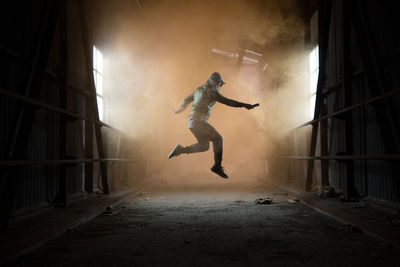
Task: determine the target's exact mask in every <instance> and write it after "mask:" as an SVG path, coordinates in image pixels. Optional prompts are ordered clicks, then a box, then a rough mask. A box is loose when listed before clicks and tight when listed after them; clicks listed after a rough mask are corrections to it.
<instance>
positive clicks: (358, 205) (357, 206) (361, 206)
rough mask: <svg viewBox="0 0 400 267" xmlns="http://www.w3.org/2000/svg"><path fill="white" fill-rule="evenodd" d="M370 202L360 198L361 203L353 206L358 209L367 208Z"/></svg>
mask: <svg viewBox="0 0 400 267" xmlns="http://www.w3.org/2000/svg"><path fill="white" fill-rule="evenodd" d="M368 206H369V205H368V202H367V201H366V200H364V199H362V200H360V202H359V203H357V204H354V205H353V206H351V207H352V208H356V209H361V208H366V207H368Z"/></svg>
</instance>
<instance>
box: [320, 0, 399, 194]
mask: <svg viewBox="0 0 400 267" xmlns="http://www.w3.org/2000/svg"><path fill="white" fill-rule="evenodd" d="M346 2H347V1H343V0H334V1H333V5H332V18H331V25H330V32H329V44H328V54H327V61H326V75H327V80H326V88H332V87H335V86H336V87H337V90H332V91H331V93H328V94H325V100H324V101H325V104H326V106H327V109H328V114H329V113H332V112H334V111H337V110H340V109H343V108H345V107H348V106H351V105H354V104H357V103H360V102H362V101H365V100H368V99H370V98H372V97H375V96H377V95H380V94H383V93H385V92H389V91H392V90H396V89H398V88H399V70H400V69H399V67H400V66H399V57H398V52H399V51H398V47H399V43H398V42H397V41H396V38H395V36H396V31H397V29H396V27H395V26H394V25H395V24H393V21H394V18H395V17H393V15H394V14H393V13H392V12H390V10H391V8H392V7H391V3H390V1H350V2H354V3H352V4H349V3H346ZM344 3H346V5H344ZM359 5H360V6H359ZM344 10H345V11H344ZM355 10H356V11H355ZM346 12H347V15H346ZM357 12H360V14H359V15H357ZM346 16H348V22H346ZM363 20H365V23H366V28H365V30H366V32H365V33H366V34H368V35H370V36H369V39H370V40H371V43H370V44H368V42H367V39H365V38H363V37H362V36H363V34H364V30H362V29H361V28H360V27H362V24H360V23H361V22H362V21H363ZM355 22H356V23H355ZM344 29H345V30H344ZM346 31H348V33H347V34H346ZM344 46H347V48H344ZM369 47H371V49H369ZM344 49H348V50H347V51H348V52H347V53H348V54H347V55H348V56H346V54H345V53H344ZM373 57H376V59H377V65H376V66H377V68H376V69H377V70H378V73H376V72H374V66H373V64H372V61H371V60H372V59H373ZM345 60H348V61H347V62H348V63H346V64H347V66H345V65H344V64H345V63H344V62H345ZM344 73H347V77H348V79H349V82H348V86H347V88H346V90H345V89H344V87H343V86H342V84H343V81H344V77H345V74H344ZM379 76H380V77H382V84H383V85H382V86H381V87H382V88H380V86H379V84H374V85H372V86H371V79H372V80H374V79H375V80H376V77H378V78H379ZM337 85H339V86H337ZM326 88H325V89H326ZM349 92H350V93H349ZM399 105H400V98H399V96H398V95H397V96H394V97H390V98H388V100H387V101H386V102H380V103H379V104H371V105H365V106H363V107H361V108H357V109H354V110H353V111H352V112H349V113H347V114H345V115H344V116H337V117H334V118H330V119H328V151H329V152H328V153H329V155H331V156H335V155H340V154H341V155H343V154H346V153H347V154H354V155H366V154H368V155H379V154H398V153H399V150H398V147H397V145H396V143H397V142H398V131H397V132H396V131H394V132H395V133H394V134H391V133H390V126H391V124H393V127H394V128H395V129H396V130H398V129H399V128H398V127H399V120H398V118H399V115H400V113H399V112H400V109H399ZM385 110H386V111H387V112H385ZM388 117H391V118H392V119H390V118H388ZM349 121H350V122H351V127H349V126H347V129H349V128H351V130H350V132H349V131H348V130H346V123H348V122H349ZM388 131H389V133H388ZM396 138H397V140H396ZM351 150H352V151H351ZM395 165H396V162H395V161H394V162H393V161H392V162H391V161H384V160H355V161H354V163H353V166H349V164H348V161H335V160H331V161H329V181H330V184H332V185H334V186H335V187H337V188H342V189H346V188H347V187H349V185H348V182H349V181H350V183H352V182H351V180H354V186H355V189H356V191H357V192H358V193H359V194H361V195H369V196H373V197H377V198H383V199H388V200H397V201H398V200H399V191H398V179H399V174H398V170H396V167H395ZM349 168H353V170H352V171H351V169H350V171H349ZM351 176H353V178H352V177H351Z"/></svg>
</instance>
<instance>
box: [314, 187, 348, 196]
mask: <svg viewBox="0 0 400 267" xmlns="http://www.w3.org/2000/svg"><path fill="white" fill-rule="evenodd" d="M317 191H318V196H319V197H320V198H330V197H339V198H340V197H341V196H343V190H340V189H336V188H335V187H334V186H332V185H324V186H317Z"/></svg>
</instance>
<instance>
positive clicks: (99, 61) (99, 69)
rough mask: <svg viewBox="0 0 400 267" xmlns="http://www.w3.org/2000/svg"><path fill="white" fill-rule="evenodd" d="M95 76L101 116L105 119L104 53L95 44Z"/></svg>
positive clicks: (101, 118)
mask: <svg viewBox="0 0 400 267" xmlns="http://www.w3.org/2000/svg"><path fill="white" fill-rule="evenodd" d="M93 77H94V84H95V86H96V96H97V107H98V109H99V118H100V120H101V121H103V119H104V112H105V107H104V95H103V93H104V92H103V54H102V53H101V52H100V51H99V50H98V49H97V47H96V46H93Z"/></svg>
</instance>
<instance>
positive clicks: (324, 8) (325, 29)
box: [305, 0, 332, 191]
mask: <svg viewBox="0 0 400 267" xmlns="http://www.w3.org/2000/svg"><path fill="white" fill-rule="evenodd" d="M331 11H332V0H325V1H320V4H319V6H318V39H319V41H318V42H319V49H318V50H319V74H318V83H317V93H316V100H315V110H314V119H317V118H319V116H320V108H321V105H322V103H323V99H322V98H323V95H322V91H323V88H324V85H325V80H326V76H325V60H326V55H327V48H328V40H329V27H330V22H331ZM317 134H318V122H317V123H313V124H312V131H311V143H310V151H309V156H310V157H314V156H315V149H316V145H317ZM313 174H314V160H309V161H308V165H307V179H306V186H305V189H306V190H307V191H310V190H311V184H312V179H313Z"/></svg>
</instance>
